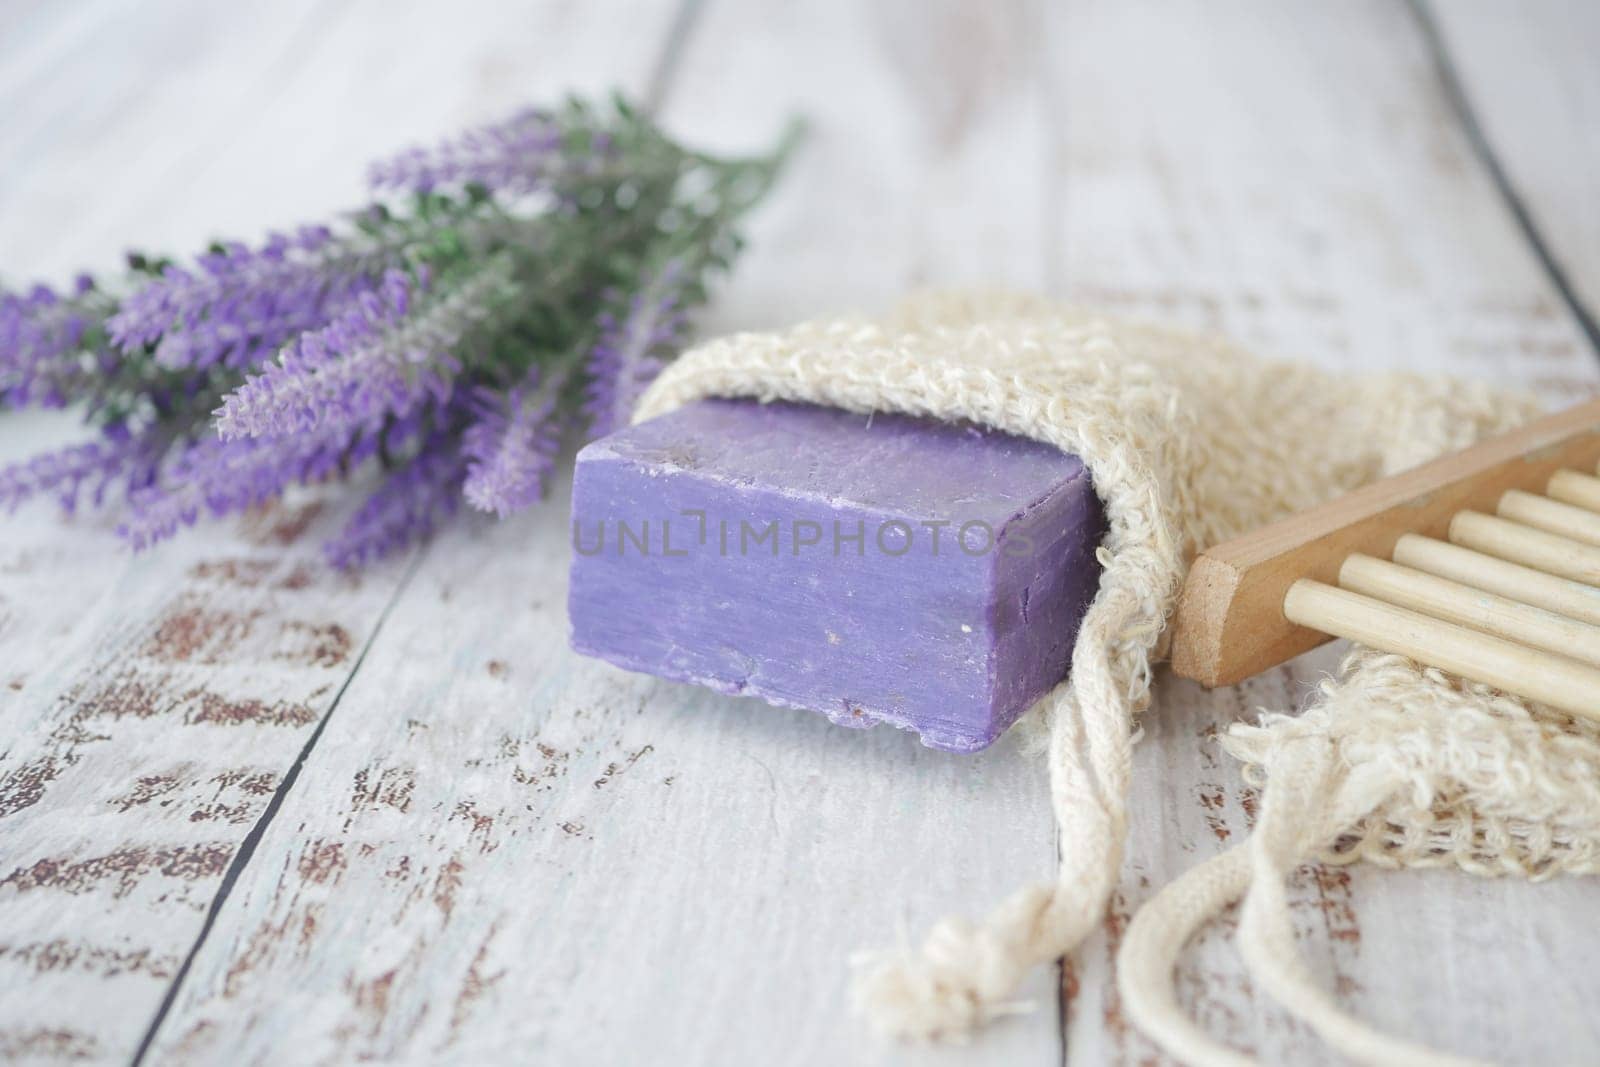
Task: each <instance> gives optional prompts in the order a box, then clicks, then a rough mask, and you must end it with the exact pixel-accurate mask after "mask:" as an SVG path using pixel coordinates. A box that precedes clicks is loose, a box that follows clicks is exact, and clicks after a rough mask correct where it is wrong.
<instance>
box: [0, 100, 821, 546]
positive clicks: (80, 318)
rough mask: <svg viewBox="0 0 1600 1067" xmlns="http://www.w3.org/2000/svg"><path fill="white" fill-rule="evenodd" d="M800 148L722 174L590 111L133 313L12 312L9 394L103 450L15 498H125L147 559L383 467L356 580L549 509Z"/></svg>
mask: <svg viewBox="0 0 1600 1067" xmlns="http://www.w3.org/2000/svg"><path fill="white" fill-rule="evenodd" d="M793 142H794V133H793V131H792V132H791V134H790V136H789V137H788V138H786V140H785V143H784V145H783V146H782V147H780V149H779V150H778V151H776V152H774V153H773V154H771V155H768V156H764V157H759V158H754V159H744V160H737V159H736V160H725V159H717V158H714V157H711V156H707V155H704V154H701V153H697V152H693V151H690V150H688V149H686V148H683V147H682V146H680V145H677V144H676V143H674V142H673V141H671V140H670V139H668V138H667V137H665V136H664V135H663V134H662V133H661V132H660V131H659V130H658V129H657V128H656V127H655V126H654V125H653V124H652V123H651V122H650V121H649V119H648V118H647V117H646V116H643V115H641V114H639V113H638V112H636V111H634V110H632V109H631V108H629V107H628V106H627V105H626V104H624V103H621V102H617V103H616V104H615V106H614V107H611V108H609V109H608V108H597V107H593V106H590V105H587V104H584V103H582V102H578V101H569V102H568V103H566V104H565V105H563V106H561V107H558V108H556V109H552V110H538V111H524V112H521V113H519V114H517V115H515V116H512V117H511V118H510V119H508V120H506V121H505V122H502V123H499V124H496V125H491V126H486V127H482V128H479V129H476V130H473V131H470V132H468V133H466V134H463V135H462V136H460V137H458V138H454V139H451V140H447V141H445V142H443V143H442V144H440V145H439V146H438V147H436V148H434V149H432V150H416V149H413V150H411V151H408V152H406V153H403V154H402V155H400V156H397V157H395V158H394V159H391V160H389V161H387V162H384V163H380V164H378V165H377V166H375V167H374V168H373V170H372V175H371V176H372V180H373V184H374V187H375V188H376V189H378V190H381V191H392V192H403V193H405V194H406V195H405V196H404V197H403V198H399V199H391V200H389V201H387V202H384V203H378V204H374V205H371V206H369V207H367V208H364V209H362V210H360V211H357V212H354V213H351V214H349V215H346V216H344V217H343V218H341V219H339V220H337V221H335V222H333V223H329V224H326V225H321V224H317V225H308V226H304V227H301V228H300V229H298V230H295V231H294V232H293V233H292V234H278V235H274V236H271V237H269V238H268V239H267V240H266V241H265V242H264V243H261V244H259V245H254V246H252V245H247V244H244V243H242V242H237V241H229V242H221V243H218V244H215V245H213V246H211V247H210V248H209V249H208V250H207V251H206V252H204V253H203V254H201V255H199V256H197V257H196V258H195V259H194V260H192V261H190V262H188V263H174V262H169V261H164V260H149V259H146V258H144V257H137V256H136V257H132V258H131V259H130V272H129V275H128V276H127V278H126V279H125V281H124V282H123V284H122V285H121V286H120V292H121V297H120V299H118V297H117V295H116V292H117V290H118V287H117V286H115V285H113V286H112V287H111V289H112V291H109V292H108V291H107V290H106V289H104V288H102V287H98V286H95V285H93V284H91V283H89V282H87V281H84V282H80V284H79V285H78V286H77V288H76V289H75V290H74V291H73V292H72V293H70V294H67V295H59V294H57V293H55V292H53V291H51V290H48V289H43V288H39V289H35V290H33V291H31V292H29V293H28V294H26V295H21V294H15V293H0V400H3V401H4V402H6V403H9V404H12V405H18V404H24V403H29V404H41V403H42V404H52V403H60V402H67V403H77V404H80V405H82V407H83V408H84V411H85V414H86V417H87V419H88V420H89V421H90V423H91V424H93V425H95V426H96V427H98V429H99V434H100V436H99V438H98V439H97V440H93V441H90V442H87V443H85V444H83V445H78V446H74V447H73V448H71V449H67V450H62V451H58V452H55V453H50V454H46V455H45V456H41V457H37V458H36V459H35V460H33V461H30V462H27V463H24V464H17V465H13V466H11V467H8V468H5V469H3V470H0V506H15V505H16V504H17V503H19V502H21V501H22V500H24V499H26V498H31V497H34V496H41V495H53V496H55V497H56V498H57V499H58V500H59V501H60V502H61V503H62V504H63V505H65V506H67V507H69V508H70V507H71V506H74V505H75V504H76V503H77V502H78V501H79V499H80V498H82V497H84V496H85V494H86V493H87V499H89V500H90V501H91V502H93V503H94V504H96V505H102V504H107V503H109V502H111V501H112V500H114V499H117V498H121V499H124V500H125V501H126V504H125V505H124V507H125V509H126V510H125V514H124V516H123V523H122V527H121V529H122V532H123V536H124V537H125V538H126V539H127V540H128V541H129V542H130V543H132V544H133V545H134V546H136V547H143V546H146V545H148V544H151V543H153V542H155V541H158V540H161V539H163V538H165V537H169V536H171V535H172V534H174V533H175V532H176V531H178V530H179V529H181V528H183V527H184V526H187V525H189V524H191V523H193V522H195V521H197V520H198V519H199V518H200V517H201V516H202V515H225V514H231V513H236V512H238V511H241V510H244V509H247V508H250V507H254V506H256V505H259V504H262V503H265V502H267V501H270V500H272V499H274V498H275V497H277V496H278V495H279V494H281V493H282V492H283V491H284V490H285V489H287V488H288V487H290V486H292V485H295V484H304V483H308V482H317V481H323V480H327V479H331V478H342V477H345V476H347V475H349V474H351V473H353V472H355V471H356V470H357V469H359V468H360V467H362V466H364V465H368V464H372V463H381V464H383V465H384V466H386V467H388V468H389V470H390V473H389V475H388V477H387V479H386V480H385V481H384V483H383V485H382V487H381V488H380V489H379V490H378V491H377V493H375V494H374V495H373V497H372V498H371V499H370V500H369V501H368V502H367V503H366V505H364V506H363V507H362V508H361V509H360V510H359V511H358V512H357V513H356V514H355V516H354V518H353V519H352V520H351V522H350V524H349V526H348V527H347V529H346V530H345V531H344V532H343V533H342V534H341V535H340V536H339V537H337V538H336V539H335V540H334V541H332V542H330V544H329V546H328V551H329V557H330V559H332V560H333V561H334V562H335V563H337V564H339V565H341V566H353V565H356V564H359V563H364V562H367V561H369V560H371V559H375V558H377V557H378V556H381V555H383V554H384V553H386V552H388V551H392V550H393V549H395V548H397V547H399V546H400V545H403V544H405V543H408V542H409V541H410V540H412V539H415V538H417V537H421V536H425V535H426V534H427V533H429V532H431V531H432V530H433V529H434V528H435V527H436V525H437V524H438V523H439V522H440V521H442V519H443V518H444V517H445V516H447V515H448V514H450V513H451V512H452V511H453V510H454V509H455V508H456V507H457V505H458V502H459V501H460V500H461V499H463V498H465V499H466V500H467V501H468V503H470V504H471V505H472V506H473V507H474V508H475V509H478V510H482V511H489V512H492V513H494V514H496V515H500V516H504V515H508V514H511V513H512V512H515V511H517V510H520V509H522V508H525V507H527V506H529V505H530V504H532V503H533V502H534V501H536V500H537V499H538V498H539V496H540V495H541V493H542V492H543V489H544V486H545V484H546V483H547V481H548V478H549V474H550V472H551V470H552V469H553V466H554V463H555V455H556V452H557V450H558V447H559V442H560V440H561V439H562V436H563V432H564V431H565V429H567V428H568V427H572V426H574V425H575V424H576V423H578V422H580V421H583V420H585V419H587V421H589V423H590V429H591V432H594V433H600V432H605V431H607V430H609V429H611V428H613V427H616V426H618V425H621V424H622V423H623V422H624V421H625V420H626V418H627V416H628V414H629V412H630V411H631V408H632V406H633V404H634V403H635V402H636V400H637V398H638V395H639V393H640V392H641V391H642V390H643V388H644V387H645V385H646V384H647V383H648V382H649V380H650V379H651V378H652V377H653V376H654V374H655V373H657V372H658V371H659V370H660V368H661V366H662V365H663V364H664V363H665V361H667V360H668V359H670V358H671V357H672V356H673V355H674V354H675V353H676V351H677V349H678V347H679V346H680V345H681V344H682V343H683V340H684V337H685V335H686V332H687V321H686V316H687V314H688V313H689V312H690V311H691V310H692V309H694V308H695V307H698V306H699V305H700V304H701V303H703V302H704V300H705V298H706V281H707V279H708V278H709V277H710V276H711V275H712V274H714V273H715V272H717V271H718V270H721V269H724V268H726V267H727V266H728V265H729V264H730V263H731V261H732V258H733V256H734V255H735V254H736V253H737V251H738V248H739V240H738V235H737V232H736V227H737V224H738V221H739V219H740V218H741V216H742V215H743V214H744V212H745V211H747V210H748V209H749V208H750V207H751V206H752V205H753V204H754V203H755V201H756V200H757V199H759V198H760V196H761V195H762V194H763V193H764V192H765V191H766V189H767V188H768V187H769V186H770V185H771V183H772V181H773V180H774V178H775V176H776V174H777V172H778V170H779V169H780V167H781V166H782V164H783V161H784V159H785V157H786V155H787V152H788V149H789V147H790V146H792V144H793ZM117 489H120V492H113V490H117Z"/></svg>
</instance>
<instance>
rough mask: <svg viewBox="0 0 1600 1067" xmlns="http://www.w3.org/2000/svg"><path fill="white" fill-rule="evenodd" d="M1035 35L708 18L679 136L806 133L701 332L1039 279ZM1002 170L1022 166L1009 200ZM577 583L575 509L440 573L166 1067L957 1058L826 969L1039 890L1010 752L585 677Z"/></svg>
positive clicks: (743, 140)
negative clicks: (183, 1065) (575, 640)
mask: <svg viewBox="0 0 1600 1067" xmlns="http://www.w3.org/2000/svg"><path fill="white" fill-rule="evenodd" d="M1032 36H1033V35H1032V32H1031V29H1030V26H1029V24H1028V22H1027V21H1026V10H1025V9H1024V8H1022V7H1021V6H1011V5H984V6H983V7H981V8H979V7H975V6H973V5H953V4H952V5H947V6H943V7H933V8H928V7H926V6H925V5H921V4H917V5H903V6H901V7H897V8H887V7H886V8H868V7H864V6H862V5H858V4H854V3H847V2H843V0H841V2H837V3H828V4H808V5H804V6H803V7H796V6H794V5H788V4H782V3H777V2H771V3H762V4H747V3H742V2H741V3H733V2H724V3H719V4H715V5H712V6H710V7H709V8H708V9H707V10H706V11H705V13H704V15H703V22H702V23H701V25H700V26H699V27H698V29H697V30H696V32H695V33H694V35H693V36H692V37H691V39H690V47H689V50H688V52H687V53H686V55H685V56H684V58H683V63H682V66H681V68H680V79H679V80H678V81H677V82H676V83H675V84H673V85H672V86H671V87H670V91H669V94H668V97H667V100H668V107H667V112H666V118H667V120H668V122H669V125H670V126H671V127H672V128H673V129H674V130H675V131H677V132H680V133H682V134H683V135H684V136H685V137H692V138H695V139H697V140H699V141H703V142H705V143H707V144H708V145H711V146H714V147H718V148H723V149H738V150H745V151H747V150H749V149H750V148H752V147H753V146H756V145H759V144H761V143H763V142H764V141H765V140H766V139H768V138H770V137H772V136H774V134H775V133H776V131H777V129H778V127H779V125H780V123H781V121H782V120H783V118H784V117H785V114H786V112H787V111H789V110H790V109H791V108H801V109H803V110H804V111H805V112H806V113H807V114H808V115H809V116H810V117H811V118H812V120H813V122H814V139H813V140H812V141H811V142H810V143H809V144H808V145H807V146H806V149H805V150H804V152H803V153H802V154H801V155H800V156H799V157H798V158H797V159H796V161H795V169H794V171H793V172H792V173H791V174H790V175H789V178H788V180H787V182H786V183H785V185H784V186H783V188H782V190H781V191H780V193H779V195H778V196H777V197H776V198H775V200H774V201H773V202H772V203H771V204H770V206H768V207H766V208H764V209H763V210H762V212H761V214H760V216H759V219H758V221H757V223H756V226H755V232H754V233H753V234H752V245H751V248H750V250H749V254H748V256H747V258H746V259H745V260H744V261H743V262H742V263H741V265H740V268H739V270H738V272H737V275H736V277H735V278H734V279H733V281H732V282H731V284H729V285H728V286H727V287H726V288H725V289H724V290H723V292H722V294H721V296H720V298H719V301H718V304H717V308H718V314H717V322H718V324H719V325H722V326H726V325H731V324H734V323H740V324H748V325H763V326H770V325H773V324H775V323H780V322H786V321H788V320H790V319H792V318H795V317H797V316H800V315H803V314H807V313H811V312H830V311H837V310H839V309H841V308H847V307H850V306H852V305H856V304H860V303H865V302H868V301H870V300H873V299H874V298H881V300H887V299H889V298H890V297H891V296H892V295H896V294H898V292H899V291H900V290H901V289H902V288H903V287H904V286H906V285H908V284H911V283H913V282H915V281H916V280H918V279H919V278H927V277H937V276H966V277H970V278H974V279H976V278H978V277H981V276H984V275H986V274H987V275H989V276H990V277H991V278H1000V279H1004V278H1006V277H1008V276H1009V277H1010V278H1011V279H1012V280H1014V281H1017V282H1021V283H1029V284H1037V283H1039V282H1040V281H1041V280H1042V278H1041V275H1040V265H1041V264H1042V263H1043V261H1044V258H1045V249H1044V245H1043V241H1044V237H1043V233H1044V227H1043V225H1042V224H1043V222H1044V217H1043V215H1042V211H1043V207H1042V205H1043V199H1044V198H1043V196H1042V190H1041V189H1040V187H1039V182H1040V180H1041V175H1042V167H1041V164H1042V160H1043V154H1042V141H1043V134H1042V126H1041V122H1040V117H1041V115H1040V110H1039V106H1040V105H1039V83H1038V80H1037V77H1036V73H1037V72H1036V71H1034V70H1032V69H1031V68H1030V67H1029V63H1030V59H1029V56H1030V54H1031V51H1030V50H1031V44H1030V42H1031V39H1032ZM946 82H948V83H949V84H946ZM968 98H970V99H971V101H972V111H971V112H970V113H968V112H967V111H966V108H967V106H968ZM999 151H1007V152H1009V153H1010V155H1011V156H1012V158H1013V159H1014V161H1015V164H1016V167H1015V169H1014V170H1008V171H1007V172H1006V173H1004V174H997V173H996V171H995V168H994V167H993V159H994V155H995V153H996V152H999ZM997 186H998V187H1000V188H1002V189H1004V191H1005V192H1004V195H999V196H997V195H996V193H995V188H996V187H997ZM567 556H568V548H567V525H566V501H565V498H564V496H563V495H562V493H557V494H556V495H555V497H554V498H553V499H552V500H551V501H549V503H548V504H547V505H545V506H544V507H542V508H541V509H539V510H538V512H537V513H536V514H532V515H529V516H526V517H523V518H519V519H517V520H514V521H512V522H509V523H507V524H505V525H503V526H500V527H497V528H494V529H489V530H467V529H457V530H454V531H452V532H451V534H450V535H449V536H448V537H446V538H443V539H441V541H440V543H438V544H437V545H436V546H435V547H434V549H433V550H432V551H431V552H430V554H429V555H428V557H427V559H426V560H425V562H424V563H423V565H422V567H421V569H420V571H419V573H418V576H417V579H416V580H415V582H414V583H413V584H412V585H411V586H410V587H409V588H408V591H407V593H406V595H405V596H404V598H403V599H402V601H401V602H400V603H399V604H398V605H397V606H396V608H395V610H394V611H393V612H392V613H391V615H390V617H389V619H388V621H387V622H386V623H385V627H384V631H383V634H382V637H381V639H380V640H379V641H378V642H377V643H376V644H375V645H374V648H373V651H372V653H371V654H370V655H369V656H368V658H367V661H366V663H365V665H364V667H363V669H362V671H361V673H360V674H359V675H358V676H357V678H356V680H355V682H354V683H353V684H352V686H351V688H350V690H349V691H348V692H347V693H346V695H345V698H344V700H343V701H342V702H341V704H340V707H339V711H338V713H337V714H336V715H335V716H334V717H333V718H332V720H331V721H330V724H329V727H328V730H327V732H326V734H325V735H324V737H323V738H322V740H321V742H320V743H319V745H318V747H317V750H316V751H315V752H314V753H312V755H311V757H310V759H309V760H308V761H307V763H306V766H305V770H304V772H303V774H302V777H301V779H300V782H299V784H298V785H297V787H296V790H295V792H294V793H293V794H292V795H291V796H290V797H289V798H288V800H287V802H286V804H285V806H284V808H283V810H282V811H281V812H280V813H279V815H278V817H277V818H276V819H275V820H274V822H273V824H272V826H271V827H270V828H269V830H268V832H267V834H266V835H265V837H264V838H263V840H262V843H261V847H260V850H259V852H258V855H257V860H256V862H255V863H253V864H252V865H251V867H250V868H249V869H248V870H247V871H246V872H245V875H244V877H242V878H241V880H240V881H239V883H238V885H237V887H236V888H235V890H234V893H233V894H232V896H231V897H230V900H229V905H228V907H227V909H226V910H225V911H224V912H223V914H222V915H221V916H220V918H219V921H218V924H217V926H216V927H215V929H214V930H213V931H212V934H211V936H210V938H209V939H208V940H207V942H206V944H205V946H204V948H203V949H202V951H201V952H200V954H199V956H198V957H197V958H196V961H195V966H194V970H193V972H192V973H191V975H190V978H189V981H188V982H187V983H185V985H184V988H183V989H182V991H181V993H180V995H179V997H178V1000H177V1002H176V1003H175V1005H174V1008H173V1010H172V1013H171V1014H170V1016H169V1017H168V1019H167V1020H166V1024H165V1026H164V1027H163V1029H162V1031H161V1033H160V1034H159V1035H158V1037H157V1040H156V1043H155V1045H154V1047H153V1050H152V1056H153V1058H154V1059H156V1060H159V1061H160V1062H194V1061H207V1060H214V1059H217V1058H219V1057H222V1056H226V1057H228V1059H229V1060H230V1062H240V1063H260V1062H272V1061H277V1060H281V1059H282V1058H283V1057H285V1056H293V1057H295V1058H297V1059H301V1060H305V1061H311V1062H317V1061H345V1060H350V1059H355V1058H361V1057H375V1058H395V1059H403V1060H449V1061H456V1062H467V1063H483V1062H496V1061H503V1060H528V1059H531V1060H538V1061H541V1062H551V1063H630V1062H662V1063H742V1062H759V1063H763V1064H774V1065H781V1064H807V1065H809V1064H816V1063H877V1062H880V1061H899V1060H902V1059H903V1060H906V1061H912V1062H921V1061H923V1060H929V1059H933V1060H943V1059H947V1058H948V1057H949V1056H950V1055H951V1053H949V1052H947V1051H941V1050H926V1049H924V1050H915V1049H911V1050H905V1049H884V1048H882V1047H880V1046H878V1045H877V1044H876V1043H875V1042H874V1041H873V1040H872V1039H871V1038H870V1037H869V1035H868V1034H867V1032H866V1031H865V1029H864V1028H863V1027H862V1026H861V1025H860V1024H859V1023H858V1022H856V1021H854V1020H853V1019H851V1018H850V1017H849V1011H848V1001H847V997H846V979H847V973H848V972H847V968H846V962H845V961H846V958H847V956H848V955H849V954H850V953H851V952H852V951H854V950H856V949H858V948H861V947H883V946H892V945H893V944H894V943H895V940H896V935H897V929H903V930H904V932H905V933H906V935H907V936H920V933H921V931H923V930H924V929H925V928H926V926H927V925H928V923H929V922H930V921H931V920H933V919H934V918H936V917H938V916H940V915H942V914H944V913H946V912H949V911H952V910H953V911H959V912H967V913H976V912H979V911H981V910H982V909H984V908H986V907H988V906H990V905H992V904H993V903H994V902H996V901H998V899H999V898H1000V896H1001V895H1002V894H1003V893H1004V892H1006V891H1008V890H1009V889H1011V888H1014V887H1015V886H1016V885H1018V884H1020V883H1021V882H1022V881H1024V880H1026V879H1031V878H1039V877H1048V875H1049V873H1050V871H1051V868H1052V865H1053V859H1054V849H1053V840H1052V829H1051V820H1050V816H1049V804H1048V798H1047V795H1046V790H1045V783H1044V781H1043V776H1042V774H1041V773H1040V769H1039V768H1038V766H1037V765H1036V764H1034V763H1031V762H1029V761H1027V760H1024V759H1023V758H1021V756H1020V754H1019V752H1018V751H1017V741H1016V739H1014V738H1013V739H1010V740H1007V741H1005V742H1003V743H1002V744H1001V745H1000V746H998V747H997V748H996V749H994V750H992V751H990V752H988V753H985V754H983V755H981V756H977V757H961V756H953V755H950V754H946V753H938V752H935V751H932V750H929V749H924V748H922V747H921V746H919V745H918V744H917V742H916V740H915V738H914V737H911V736H909V735H906V734H902V733H899V732H895V731H890V730H885V729H879V730H874V731H870V732H868V733H866V734H860V733H856V732H853V731H846V730H841V729H839V728H838V727H834V726H832V725H830V724H828V723H827V722H826V721H825V720H824V719H822V718H821V717H820V716H816V715H812V714H808V713H804V712H796V711H792V710H782V709H773V708H769V707H767V706H765V705H763V704H760V703H757V702H755V701H752V700H736V699H731V698H725V697H720V696H717V695H714V694H710V693H707V692H704V691H701V690H697V689H691V688H686V687H682V686H676V685H671V684H667V683H661V682H657V681H653V680H651V679H648V678H643V677H639V676H634V675H628V674H624V673H621V672H618V671H615V670H613V669H611V668H609V667H606V666H604V665H602V664H598V663H594V662H590V661H586V660H582V659H580V658H578V657H575V656H573V655H572V654H571V653H570V652H568V651H567V649H566V624H565V619H564V597H565V577H564V570H565V561H566V558H567ZM1053 979H1054V976H1053V975H1052V974H1049V973H1040V974H1039V975H1037V976H1036V978H1035V980H1034V981H1033V982H1032V983H1031V985H1030V986H1029V988H1028V989H1027V990H1026V991H1025V992H1026V993H1027V994H1028V995H1031V996H1034V997H1035V998H1037V999H1039V1000H1040V1001H1041V1003H1040V1007H1039V1010H1038V1011H1036V1012H1035V1013H1034V1014H1033V1015H1032V1016H1029V1017H1026V1018H1021V1019H1017V1020H1013V1021H1010V1022H1008V1023H1007V1024H1006V1025H1005V1026H1002V1027H1000V1028H998V1030H997V1031H996V1032H995V1033H994V1034H993V1035H990V1036H989V1037H987V1038H986V1039H985V1041H986V1043H985V1045H984V1053H985V1054H986V1055H988V1056H993V1057H996V1058H997V1059H1004V1060H1005V1061H1006V1062H1015V1063H1023V1064H1027V1063H1035V1064H1044V1063H1050V1064H1054V1063H1056V1062H1057V1061H1058V1059H1059V1028H1058V1026H1057V1020H1056V1017H1055V1011H1054V1003H1053V1000H1054V997H1053V993H1054V985H1055V983H1054V980H1053Z"/></svg>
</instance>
